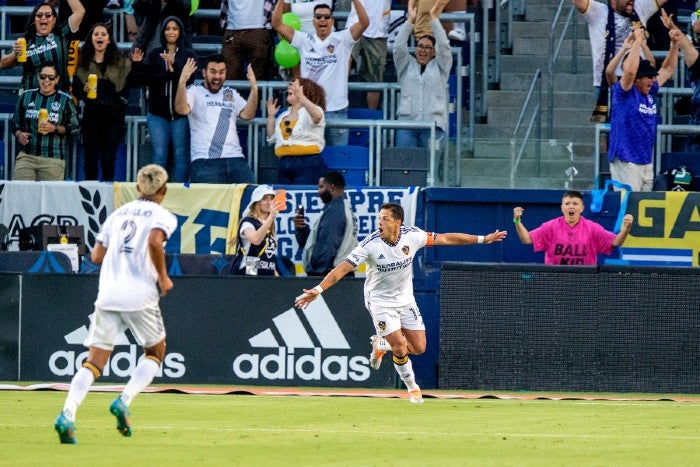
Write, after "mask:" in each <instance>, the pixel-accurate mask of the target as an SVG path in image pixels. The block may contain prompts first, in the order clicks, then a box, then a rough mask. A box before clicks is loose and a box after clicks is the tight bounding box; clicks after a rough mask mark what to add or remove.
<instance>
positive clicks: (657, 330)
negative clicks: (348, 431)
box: [439, 263, 700, 393]
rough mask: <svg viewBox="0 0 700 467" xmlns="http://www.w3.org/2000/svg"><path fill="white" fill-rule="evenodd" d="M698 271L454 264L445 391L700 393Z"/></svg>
mask: <svg viewBox="0 0 700 467" xmlns="http://www.w3.org/2000/svg"><path fill="white" fill-rule="evenodd" d="M699 286H700V273H698V271H697V269H694V268H647V267H636V268H629V267H618V266H601V267H565V266H562V267H551V266H550V267H548V266H542V265H529V264H528V265H502V264H501V265H485V264H465V263H445V264H444V265H443V268H442V275H441V281H440V294H441V297H440V310H441V316H440V359H439V370H440V377H439V387H440V388H443V389H472V388H479V389H486V390H508V391H513V390H540V391H599V392H653V393H698V392H700V365H698V362H699V361H700V303H699V302H698V300H697V290H698V287H699Z"/></svg>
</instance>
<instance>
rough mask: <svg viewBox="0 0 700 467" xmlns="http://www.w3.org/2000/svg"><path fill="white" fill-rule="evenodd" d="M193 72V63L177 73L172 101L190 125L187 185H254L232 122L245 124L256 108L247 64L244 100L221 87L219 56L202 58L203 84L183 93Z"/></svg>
mask: <svg viewBox="0 0 700 467" xmlns="http://www.w3.org/2000/svg"><path fill="white" fill-rule="evenodd" d="M196 70H197V63H196V61H195V59H194V58H189V59H187V63H185V66H184V67H183V69H182V73H181V74H180V80H179V81H178V86H177V95H176V96H175V110H176V112H177V113H179V114H180V115H187V117H188V118H189V123H190V147H191V158H192V165H191V167H190V181H191V182H192V183H224V184H230V183H254V182H255V175H254V174H253V171H252V170H251V169H250V166H249V165H248V162H247V161H246V158H245V156H244V155H243V149H242V148H241V144H240V142H239V140H238V132H237V131H236V118H238V117H241V118H242V119H244V120H250V119H251V118H253V117H255V111H256V110H257V107H258V83H257V81H256V79H255V73H253V68H252V67H251V66H250V65H248V73H247V78H248V82H249V83H250V94H249V95H248V100H245V99H243V97H241V95H240V94H238V92H237V91H235V90H234V89H232V88H228V87H223V85H224V81H225V80H226V62H225V61H224V57H223V56H222V55H219V54H215V55H211V56H210V57H208V58H207V62H206V66H205V68H204V70H202V75H203V76H204V82H203V83H202V84H200V85H192V86H189V87H187V88H186V85H187V80H189V79H190V76H192V74H193V73H194V72H195V71H196Z"/></svg>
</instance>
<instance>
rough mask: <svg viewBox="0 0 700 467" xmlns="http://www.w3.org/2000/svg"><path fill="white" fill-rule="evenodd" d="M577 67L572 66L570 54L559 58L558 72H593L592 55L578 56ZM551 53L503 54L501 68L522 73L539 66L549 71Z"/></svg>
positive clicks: (531, 71) (532, 71)
mask: <svg viewBox="0 0 700 467" xmlns="http://www.w3.org/2000/svg"><path fill="white" fill-rule="evenodd" d="M575 64H576V69H575V70H574V67H573V66H572V60H571V57H570V56H559V59H558V60H557V66H556V72H557V73H573V72H576V73H592V69H593V64H592V63H591V58H590V57H577V59H576V62H575ZM548 66H549V55H502V56H501V69H502V70H504V71H515V70H517V71H519V72H521V73H525V72H530V73H534V72H535V70H537V69H538V68H539V69H541V70H542V72H543V73H544V72H546V71H547V67H548Z"/></svg>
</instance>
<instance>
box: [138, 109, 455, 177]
mask: <svg viewBox="0 0 700 467" xmlns="http://www.w3.org/2000/svg"><path fill="white" fill-rule="evenodd" d="M126 126H127V129H126V174H127V180H128V181H134V180H135V179H136V172H137V171H138V169H139V167H140V166H142V165H143V164H142V162H141V161H139V150H140V148H141V147H142V145H143V144H144V143H145V135H146V117H144V116H133V115H130V116H127V117H126ZM266 126H267V118H263V117H258V118H254V119H251V120H242V119H238V121H237V127H238V128H239V129H241V128H243V127H246V129H247V132H248V136H247V140H246V141H247V148H246V149H247V154H248V162H249V164H250V166H251V169H252V170H253V173H254V174H255V176H256V177H258V174H259V168H260V148H261V147H262V146H263V145H266V144H267V143H266V142H265V129H266ZM326 126H327V127H331V128H350V129H352V128H367V129H369V160H368V164H369V165H368V172H369V173H368V183H369V185H380V183H381V181H380V180H381V167H382V156H381V155H382V149H383V148H385V147H388V146H389V145H388V144H387V143H384V141H387V140H388V139H389V133H390V132H393V131H395V130H398V129H411V130H413V129H420V130H422V129H427V130H430V136H431V141H434V140H435V135H436V132H437V127H436V125H435V122H434V121H398V120H394V121H382V120H361V119H357V120H354V119H332V120H326ZM428 154H429V163H428V167H429V169H428V177H427V180H426V183H427V185H426V186H437V185H438V184H439V183H442V184H445V183H446V181H447V180H448V174H447V170H446V165H447V163H446V162H447V161H446V160H443V174H442V179H441V180H440V179H439V178H438V177H437V175H438V162H439V161H438V151H437V149H436V147H435V145H431V147H430V148H429V149H428Z"/></svg>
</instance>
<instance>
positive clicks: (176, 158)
mask: <svg viewBox="0 0 700 467" xmlns="http://www.w3.org/2000/svg"><path fill="white" fill-rule="evenodd" d="M27 3H29V4H35V6H34V9H33V11H32V13H31V15H30V18H29V21H28V24H27V27H26V28H25V30H23V31H14V36H12V37H14V38H18V40H16V41H15V42H14V44H13V47H12V49H11V50H8V51H5V52H4V53H3V55H2V58H1V60H0V68H12V67H15V66H21V67H22V80H21V84H20V87H19V94H20V95H21V94H23V93H24V92H26V91H28V90H38V91H44V89H43V87H45V86H42V83H40V80H39V76H43V75H49V76H54V75H55V76H56V79H55V80H54V82H52V83H47V84H52V85H53V86H54V87H55V89H56V92H58V91H60V92H65V93H70V94H72V96H73V103H74V104H76V105H75V106H74V107H75V108H76V110H77V112H73V113H74V114H77V116H78V118H79V122H78V124H77V125H74V124H73V123H72V121H73V120H74V119H75V118H76V115H73V114H70V115H69V116H68V120H66V121H65V122H64V120H60V122H62V123H66V124H65V125H64V124H60V125H59V124H57V123H59V120H57V118H58V117H57V114H56V112H50V118H49V124H50V125H55V126H56V128H57V130H56V131H53V132H51V133H50V134H49V135H48V136H47V135H44V134H42V133H38V132H37V128H38V127H39V125H38V124H36V123H34V124H32V125H29V126H27V127H19V126H15V127H14V128H13V131H14V134H16V135H18V136H17V143H18V146H19V150H22V151H24V152H25V153H26V154H30V155H31V156H33V157H40V158H42V157H43V158H52V159H56V160H60V161H65V160H66V159H67V157H68V154H67V153H68V149H67V148H69V147H71V146H72V145H73V144H75V143H76V142H77V141H78V138H80V141H79V142H80V143H82V148H83V151H82V161H83V166H82V167H79V168H77V171H78V177H80V170H81V169H82V171H83V178H84V179H86V180H97V179H99V180H103V181H112V180H114V179H115V163H116V160H117V151H118V148H119V146H120V144H121V143H122V142H123V138H124V134H125V117H126V115H127V112H128V110H129V109H130V107H129V105H132V104H133V101H130V96H132V90H133V89H135V88H145V89H146V90H147V91H146V93H145V96H146V105H145V108H144V110H145V112H144V113H146V116H147V117H146V118H147V126H148V134H149V137H150V141H151V142H152V155H151V156H152V161H153V162H155V163H157V164H159V165H162V166H164V167H166V168H167V169H168V172H169V175H170V179H171V180H172V181H176V182H188V181H191V182H209V183H219V182H223V183H232V182H250V181H254V178H253V177H252V176H251V174H252V172H251V171H249V170H248V171H245V170H242V168H240V167H235V168H234V167H228V165H230V164H231V163H232V162H234V159H238V160H235V162H236V163H238V162H246V158H245V154H244V151H243V149H242V148H241V144H240V141H239V140H238V136H237V135H236V134H235V133H236V123H235V122H236V119H237V118H239V117H242V118H247V119H250V118H253V117H254V116H256V112H257V111H259V110H261V105H260V102H259V99H258V95H257V89H256V86H255V84H254V83H256V82H257V81H258V80H276V79H280V78H282V77H285V78H286V77H289V75H284V74H282V73H280V69H279V67H278V66H277V63H275V60H274V58H273V57H274V54H273V52H274V44H275V42H276V41H277V40H279V39H282V38H283V39H287V40H288V41H289V42H290V43H291V44H292V45H293V46H295V47H296V48H297V49H298V52H299V56H300V63H299V66H298V67H297V68H296V75H292V76H291V77H292V79H291V82H290V86H289V87H290V89H291V90H292V92H290V93H288V95H287V96H286V97H287V99H286V101H287V102H282V101H281V99H280V101H279V102H278V103H276V104H274V105H272V106H271V107H270V108H271V109H273V110H275V111H277V110H280V108H282V107H285V108H286V109H282V113H283V115H285V116H286V117H283V118H282V119H279V120H278V121H277V122H276V124H273V130H274V131H272V132H271V134H268V136H269V143H270V144H275V146H276V150H275V152H276V153H280V154H278V157H280V165H281V167H280V181H283V182H289V183H301V182H302V181H303V183H307V180H308V183H312V184H313V183H316V181H317V180H318V179H319V177H320V175H321V174H322V173H323V171H324V170H325V165H323V161H322V158H321V157H320V155H319V154H320V151H322V150H323V147H324V146H325V145H345V144H347V143H348V129H347V128H338V127H331V126H327V127H326V128H325V134H324V135H323V136H322V137H320V138H316V140H314V142H313V144H311V145H310V146H313V148H312V149H313V151H311V152H310V153H309V154H303V156H311V157H305V158H304V162H305V163H306V162H309V161H311V160H312V159H316V160H317V161H318V162H319V163H318V164H316V165H317V167H316V166H314V167H315V169H314V170H305V169H300V168H299V167H296V168H291V169H290V170H291V172H297V173H299V174H303V177H301V178H298V179H297V178H296V177H285V176H283V175H282V173H283V172H285V169H284V167H282V166H283V165H285V164H286V163H289V164H292V163H294V164H292V165H295V166H296V165H298V164H299V163H300V162H301V161H302V158H301V157H294V158H292V157H286V156H289V154H281V153H283V152H285V150H286V149H288V148H289V147H290V143H289V140H290V137H291V141H292V142H295V141H296V138H298V137H299V135H300V134H301V132H302V130H303V131H304V132H305V133H307V134H306V135H305V136H303V137H302V142H303V141H305V140H304V138H305V137H306V136H308V135H309V134H311V135H315V134H316V133H318V131H317V130H318V128H319V127H320V128H323V126H324V125H323V124H324V122H325V121H326V120H329V119H334V118H336V119H345V118H347V109H348V107H349V105H350V102H349V97H348V85H347V83H348V80H349V76H350V74H351V73H352V72H353V70H356V72H357V75H358V76H359V79H360V80H362V81H368V82H382V81H384V80H385V75H384V70H385V64H386V60H387V36H388V28H389V13H390V10H391V9H392V8H397V7H398V8H403V5H402V4H401V2H399V1H393V2H392V1H391V0H381V1H374V0H325V1H323V0H315V1H306V2H304V1H299V0H267V1H264V2H261V1H259V0H236V1H233V0H210V1H208V2H207V1H200V3H199V6H200V8H208V9H219V10H220V12H221V14H220V18H219V22H218V25H217V24H213V23H212V22H211V21H209V20H208V19H205V20H203V21H201V22H198V23H196V22H195V21H194V19H193V18H194V17H193V16H192V13H193V10H192V3H191V2H189V1H185V0H95V1H91V0H46V1H45V2H36V1H29V0H28V1H27ZM261 4H262V7H261ZM420 4H421V5H422V6H421V8H422V7H424V6H425V5H426V4H431V5H432V4H439V5H440V11H442V9H443V8H445V6H446V4H448V1H447V0H421V2H420ZM461 4H465V5H466V3H465V2H464V0H452V1H450V2H449V5H451V6H454V5H457V10H459V8H460V6H459V5H461ZM105 8H107V9H110V8H116V9H120V8H121V9H123V15H122V16H119V18H123V20H124V25H120V27H125V31H126V36H125V37H126V38H127V39H128V40H129V41H130V42H132V47H131V50H130V51H125V50H123V44H118V43H117V40H116V39H115V36H114V33H113V27H114V26H115V25H114V24H111V21H110V18H112V16H111V15H109V14H107V13H106V10H105ZM336 8H337V9H340V10H341V11H347V12H348V14H349V16H348V20H347V21H346V22H338V23H339V24H336V21H335V19H334V17H333V16H332V15H333V13H334V11H335V9H336ZM413 9H414V10H416V8H413ZM453 11H454V10H453ZM284 12H292V13H294V14H296V15H297V16H298V17H299V20H300V22H301V28H300V29H301V30H299V31H298V30H295V29H293V28H291V27H290V26H288V25H287V24H286V23H285V22H283V21H282V19H281V18H282V14H283V13H284ZM414 13H415V11H414ZM414 17H415V15H414ZM430 24H431V25H432V24H433V22H432V21H431V23H430ZM437 24H439V22H437ZM431 27H434V26H431ZM458 27H459V26H457V28H458ZM451 28H452V27H451V26H450V29H451ZM440 29H441V28H440ZM441 31H442V32H439V33H438V36H439V37H440V39H441V45H442V44H447V42H445V41H446V40H447V39H444V37H443V36H445V31H444V30H442V29H441ZM409 32H410V31H409ZM12 33H13V32H11V34H12ZM193 34H194V35H197V34H208V35H209V37H216V35H217V34H220V41H221V42H220V44H221V50H220V52H221V53H220V56H222V57H223V62H219V63H216V62H215V61H211V60H209V58H210V57H208V56H204V55H203V54H200V55H199V56H198V55H197V54H196V53H195V51H194V48H193V47H192V45H191V40H192V38H193ZM457 36H458V37H457V40H462V39H463V37H459V34H457ZM426 38H427V39H426V40H430V41H432V42H434V41H435V39H434V38H433V34H432V31H426ZM443 39H444V40H443ZM403 40H404V41H408V35H406V36H405V37H404V38H403ZM415 40H418V41H420V40H423V37H422V36H420V37H419V36H416V37H415ZM209 43H211V41H209ZM78 44H82V45H80V47H79V46H78ZM404 45H407V44H404ZM119 46H122V50H120V49H119ZM403 49H404V50H406V47H404V48H403ZM447 50H449V49H447ZM213 55H218V54H213ZM25 56H26V58H25ZM389 58H391V57H389ZM442 62H443V60H440V65H441V74H440V81H439V82H440V83H441V85H440V86H433V90H435V89H436V88H441V87H445V86H446V79H445V76H444V73H442V71H443V69H444V68H447V70H448V72H449V68H450V67H451V65H452V57H451V54H450V56H449V63H447V62H446V63H444V64H443V63H442ZM188 63H189V64H190V66H188ZM213 65H216V66H215V67H214V66H213ZM46 66H53V67H54V70H55V73H52V72H50V73H45V72H43V71H42V70H43V68H44V67H46ZM212 67H213V68H216V69H213V68H212ZM209 68H212V69H209ZM219 68H221V69H223V70H225V75H224V76H223V77H222V76H220V74H219V73H220V72H221V70H220V69H219ZM198 70H201V71H199V72H198ZM427 70H428V72H427V73H426V75H425V76H422V75H423V70H420V69H419V70H418V71H417V72H416V74H412V75H411V77H410V78H408V80H407V79H406V77H405V76H404V77H402V81H401V84H402V86H406V87H407V89H412V88H415V87H417V85H418V83H417V82H416V83H414V82H412V81H411V79H413V78H416V77H417V78H419V81H421V82H422V83H423V84H420V87H427V86H428V84H426V83H428V81H429V80H430V79H432V78H431V77H432V74H431V73H430V72H429V70H430V67H429V68H427ZM200 73H201V75H200ZM231 79H233V80H243V79H247V80H248V81H249V83H250V86H249V87H247V88H243V89H235V90H234V89H232V88H229V87H226V86H223V81H224V80H231ZM195 80H197V81H201V83H198V84H193V82H194V81H195ZM188 88H189V89H188ZM319 89H320V90H321V92H318V90H319ZM312 90H313V92H312ZM38 91H37V92H38ZM180 91H182V99H181V100H178V99H177V97H178V93H179V92H180ZM438 91H443V92H442V94H440V92H437V93H432V94H433V95H438V94H439V95H438V97H440V96H442V97H441V98H443V99H444V97H445V93H444V89H443V90H440V89H438ZM39 94H41V93H39ZM57 95H61V96H62V95H63V94H57ZM402 95H404V96H406V97H405V98H402V99H404V100H408V99H409V93H405V94H402ZM310 97H311V99H310ZM22 101H23V100H22V99H18V101H17V116H16V118H15V121H16V122H19V120H23V121H24V123H25V124H26V123H27V118H28V116H29V115H30V114H31V112H29V113H28V112H27V111H26V110H24V109H20V107H19V106H20V103H21V102H22ZM24 101H25V104H26V100H24ZM130 102H131V104H130ZM213 102H218V103H217V104H216V106H217V108H216V110H217V112H212V109H205V108H204V107H202V108H200V107H201V106H206V105H209V104H212V103H213ZM321 103H323V105H321ZM307 104H310V105H307ZM363 104H365V105H366V106H367V107H368V108H371V109H377V108H380V105H381V95H380V93H379V92H369V93H367V95H366V101H365V102H363ZM212 105H213V104H212ZM401 105H402V106H403V107H406V103H405V102H403V103H402V104H400V106H401ZM65 107H66V108H67V109H68V110H67V111H70V108H68V107H69V106H68V105H66V106H65ZM318 108H321V109H322V110H321V112H320V115H316V114H317V113H318V112H317V111H316V109H318ZM309 109H312V111H311V112H309ZM62 111H63V110H62ZM21 112H24V114H23V115H20V113H21ZM69 113H70V112H69ZM214 113H216V115H214ZM307 113H308V114H309V116H308V117H309V118H307V115H306V114H307ZM426 115H427V116H428V118H432V116H431V115H429V114H424V115H417V114H410V115H404V116H403V118H415V119H422V118H423V117H425V116H426ZM20 117H21V118H20ZM215 117H216V118H215ZM219 117H222V118H223V117H225V119H226V120H227V121H228V124H227V125H225V128H224V127H221V126H218V122H219V120H218V118H219ZM290 117H291V118H290ZM212 118H214V120H212ZM61 119H63V117H61ZM307 120H308V122H307ZM438 120H439V121H438V127H439V128H440V130H442V131H444V130H445V125H446V123H445V121H444V118H443V115H440V116H439V118H438ZM292 123H298V126H296V128H295V127H294V126H292ZM285 124H289V127H282V126H281V125H285ZM307 124H308V125H307ZM15 125H17V124H15ZM275 126H276V127H277V128H276V129H275ZM307 127H308V128H307ZM20 130H21V131H20ZM25 133H27V134H28V136H22V137H20V136H19V135H20V134H25ZM229 133H230V134H229ZM35 135H39V136H35ZM202 135H205V136H204V137H202ZM71 136H74V137H73V138H71ZM37 138H38V139H42V140H44V142H43V143H40V144H39V143H37V141H36V140H37ZM49 140H51V141H52V142H51V143H47V142H46V141H49ZM54 140H55V141H56V142H54ZM234 140H235V141H234ZM59 142H60V144H59ZM206 144H212V147H206V148H205V145H206ZM295 144H296V143H295ZM291 146H294V147H298V146H295V145H294V144H292V145H291ZM49 148H51V149H49ZM308 149H309V148H306V150H307V151H306V152H308ZM217 151H218V152H219V156H216V155H213V154H214V153H216V152H217ZM287 152H288V151H287ZM300 155H302V154H295V156H300ZM13 163H14V162H13ZM222 163H224V164H225V165H226V166H227V167H226V170H224V171H223V173H219V172H220V171H221V167H220V166H221V164H222ZM211 164H214V165H215V166H216V167H207V168H204V166H205V165H207V166H208V165H211ZM289 164H286V165H289ZM64 165H65V164H64ZM236 165H237V164H236ZM307 165H308V164H307ZM195 166H198V167H195ZM288 169H289V168H288ZM287 172H288V171H287ZM291 172H289V173H291ZM232 174H233V175H232ZM63 178H64V177H61V179H63ZM43 179H45V178H44V177H43V176H41V175H37V176H36V180H43Z"/></svg>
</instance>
